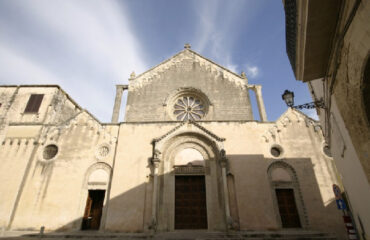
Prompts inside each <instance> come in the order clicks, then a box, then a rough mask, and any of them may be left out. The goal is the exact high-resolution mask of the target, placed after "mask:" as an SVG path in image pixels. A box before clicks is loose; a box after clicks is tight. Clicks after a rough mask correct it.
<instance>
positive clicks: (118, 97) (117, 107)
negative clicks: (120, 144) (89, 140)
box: [112, 85, 128, 123]
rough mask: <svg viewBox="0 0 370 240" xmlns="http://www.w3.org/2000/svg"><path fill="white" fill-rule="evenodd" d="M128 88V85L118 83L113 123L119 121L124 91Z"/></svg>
mask: <svg viewBox="0 0 370 240" xmlns="http://www.w3.org/2000/svg"><path fill="white" fill-rule="evenodd" d="M127 89H128V86H127V85H116V99H115V100H114V108H113V115H112V123H118V119H119V111H120V110H121V102H122V95H123V91H124V90H127Z"/></svg>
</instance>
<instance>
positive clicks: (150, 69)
mask: <svg viewBox="0 0 370 240" xmlns="http://www.w3.org/2000/svg"><path fill="white" fill-rule="evenodd" d="M185 51H189V52H191V53H194V54H195V55H197V56H198V57H201V58H203V59H205V60H207V61H209V62H211V63H213V64H214V65H216V66H218V67H220V68H222V69H223V70H225V71H227V72H229V73H231V74H233V75H234V76H236V77H238V78H240V79H242V80H244V79H245V78H243V77H241V76H240V75H239V74H237V73H235V72H233V71H231V70H229V69H227V68H226V67H224V66H221V65H219V64H217V63H215V62H214V61H212V60H210V59H209V58H206V57H204V56H202V55H200V54H199V53H197V52H195V51H193V50H191V49H184V50H182V51H180V52H178V53H176V54H175V55H173V56H172V57H170V58H168V59H166V60H164V61H163V62H161V63H159V64H157V65H155V66H154V67H152V68H149V69H148V70H146V71H145V72H143V73H140V74H139V75H137V76H136V77H135V78H134V79H137V78H139V77H141V76H143V75H144V74H146V73H148V72H150V71H152V70H154V69H155V68H157V67H159V66H160V65H162V64H165V63H167V62H169V61H170V60H171V59H172V58H175V57H176V56H178V55H180V54H181V53H183V52H185ZM246 80H247V81H246V82H248V78H246ZM246 85H247V83H246Z"/></svg>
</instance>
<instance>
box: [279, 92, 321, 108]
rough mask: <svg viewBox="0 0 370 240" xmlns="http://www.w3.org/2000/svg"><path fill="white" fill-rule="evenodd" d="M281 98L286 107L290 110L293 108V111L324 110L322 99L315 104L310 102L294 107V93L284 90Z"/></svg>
mask: <svg viewBox="0 0 370 240" xmlns="http://www.w3.org/2000/svg"><path fill="white" fill-rule="evenodd" d="M281 97H282V99H283V100H284V101H285V103H286V105H287V106H288V107H291V108H295V109H303V108H306V109H312V108H323V109H325V104H324V101H323V100H322V99H320V100H318V101H315V102H310V103H305V104H301V105H297V106H294V92H291V91H289V90H285V92H284V93H283V95H281Z"/></svg>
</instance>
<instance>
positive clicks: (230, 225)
mask: <svg viewBox="0 0 370 240" xmlns="http://www.w3.org/2000/svg"><path fill="white" fill-rule="evenodd" d="M227 164H228V159H227V158H226V152H225V150H224V149H222V150H221V151H220V166H221V172H222V185H223V194H224V197H225V198H224V199H225V216H226V223H227V228H228V229H232V228H233V219H232V217H231V214H230V200H229V187H228V185H227Z"/></svg>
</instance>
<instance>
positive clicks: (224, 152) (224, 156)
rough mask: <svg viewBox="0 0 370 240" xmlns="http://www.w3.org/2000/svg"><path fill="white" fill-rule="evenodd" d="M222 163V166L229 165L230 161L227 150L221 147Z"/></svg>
mask: <svg viewBox="0 0 370 240" xmlns="http://www.w3.org/2000/svg"><path fill="white" fill-rule="evenodd" d="M219 162H220V165H221V167H223V168H224V167H225V168H226V167H227V162H228V159H227V157H226V151H225V150H224V149H221V151H220V161H219Z"/></svg>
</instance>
